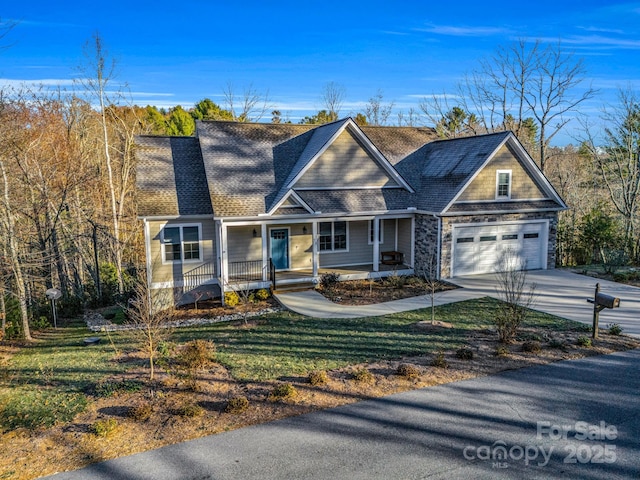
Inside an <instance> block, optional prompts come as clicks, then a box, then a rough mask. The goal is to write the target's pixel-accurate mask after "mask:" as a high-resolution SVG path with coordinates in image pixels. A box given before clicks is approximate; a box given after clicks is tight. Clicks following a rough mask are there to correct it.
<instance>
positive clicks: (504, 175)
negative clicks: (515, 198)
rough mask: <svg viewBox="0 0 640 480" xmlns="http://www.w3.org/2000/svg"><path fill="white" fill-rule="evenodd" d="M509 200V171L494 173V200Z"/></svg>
mask: <svg viewBox="0 0 640 480" xmlns="http://www.w3.org/2000/svg"><path fill="white" fill-rule="evenodd" d="M510 198H511V170H498V171H497V172H496V199H510Z"/></svg>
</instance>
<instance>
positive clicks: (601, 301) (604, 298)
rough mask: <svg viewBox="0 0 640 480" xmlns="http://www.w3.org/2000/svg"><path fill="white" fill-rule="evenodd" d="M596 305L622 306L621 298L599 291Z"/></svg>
mask: <svg viewBox="0 0 640 480" xmlns="http://www.w3.org/2000/svg"><path fill="white" fill-rule="evenodd" d="M596 305H602V306H603V307H604V308H618V307H620V299H619V298H618V297H612V296H611V295H606V294H604V293H600V292H598V293H596Z"/></svg>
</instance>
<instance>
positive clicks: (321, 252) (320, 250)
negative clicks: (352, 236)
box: [318, 220, 349, 254]
mask: <svg viewBox="0 0 640 480" xmlns="http://www.w3.org/2000/svg"><path fill="white" fill-rule="evenodd" d="M336 222H344V223H345V230H346V232H345V234H346V248H341V249H335V243H336V240H335V236H336V228H335V224H336ZM322 223H330V224H331V250H322V249H321V248H320V237H321V235H320V224H322ZM348 251H349V222H347V221H346V220H327V221H325V222H318V252H319V253H320V254H323V253H345V252H348Z"/></svg>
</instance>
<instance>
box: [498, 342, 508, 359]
mask: <svg viewBox="0 0 640 480" xmlns="http://www.w3.org/2000/svg"><path fill="white" fill-rule="evenodd" d="M510 353H511V352H510V351H509V347H507V346H506V345H498V346H497V347H496V357H506V356H507V355H509V354H510Z"/></svg>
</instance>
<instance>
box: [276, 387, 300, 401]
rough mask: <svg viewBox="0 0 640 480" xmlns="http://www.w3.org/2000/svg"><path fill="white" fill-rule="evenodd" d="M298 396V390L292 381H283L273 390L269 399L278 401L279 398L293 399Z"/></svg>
mask: <svg viewBox="0 0 640 480" xmlns="http://www.w3.org/2000/svg"><path fill="white" fill-rule="evenodd" d="M297 396H298V390H296V388H295V387H294V386H293V385H291V384H290V383H281V384H280V385H277V386H276V387H274V388H273V390H271V393H270V394H269V400H270V401H272V402H277V401H278V400H293V399H295V398H296V397H297Z"/></svg>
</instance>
